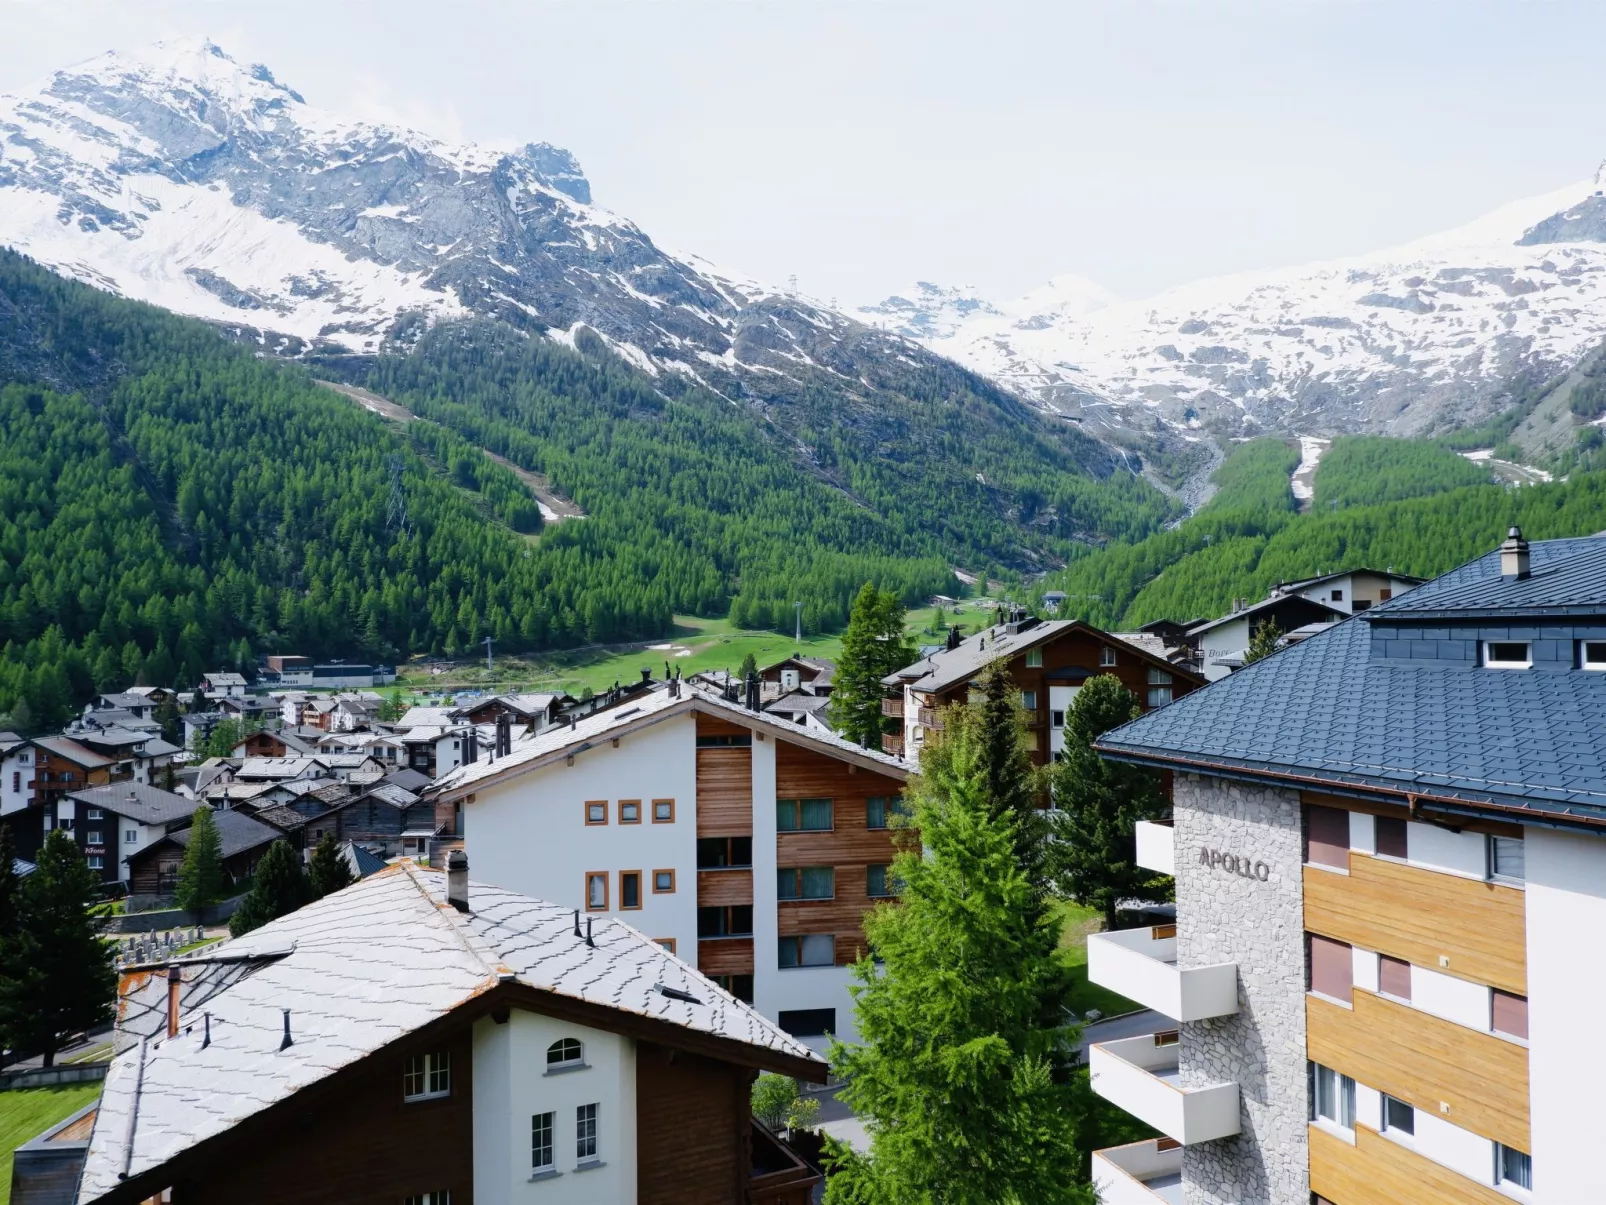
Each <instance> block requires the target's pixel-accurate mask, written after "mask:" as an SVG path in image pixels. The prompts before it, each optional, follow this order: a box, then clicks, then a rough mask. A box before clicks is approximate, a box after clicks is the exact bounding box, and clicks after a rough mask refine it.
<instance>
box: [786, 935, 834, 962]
mask: <svg viewBox="0 0 1606 1205" xmlns="http://www.w3.org/2000/svg"><path fill="white" fill-rule="evenodd" d="M835 964H836V938H835V937H834V936H832V935H831V934H829V933H810V934H804V935H802V936H797V937H783V938H781V941H780V965H781V967H782V968H783V969H784V968H788V967H828V966H834V965H835Z"/></svg>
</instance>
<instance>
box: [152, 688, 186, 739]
mask: <svg viewBox="0 0 1606 1205" xmlns="http://www.w3.org/2000/svg"><path fill="white" fill-rule="evenodd" d="M154 718H155V720H156V722H157V723H158V724H160V725H161V726H162V739H163V740H164V741H166V742H167V743H168V744H170V745H182V744H183V743H184V717H183V716H181V715H180V714H179V711H178V703H177V701H176V700H175V699H173V698H171V697H169V698H167V699H164V700H163V701H162V702H161V703H160V704H159V705H158V706H157V708H156V715H155V717H154Z"/></svg>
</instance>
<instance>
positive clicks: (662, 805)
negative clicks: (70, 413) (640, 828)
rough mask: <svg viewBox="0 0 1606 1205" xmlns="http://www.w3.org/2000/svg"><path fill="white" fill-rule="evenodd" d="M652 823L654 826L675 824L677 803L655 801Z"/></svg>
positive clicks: (672, 801) (668, 800)
mask: <svg viewBox="0 0 1606 1205" xmlns="http://www.w3.org/2000/svg"><path fill="white" fill-rule="evenodd" d="M652 822H653V823H654V824H673V823H674V822H675V801H674V800H673V799H654V800H653V801H652Z"/></svg>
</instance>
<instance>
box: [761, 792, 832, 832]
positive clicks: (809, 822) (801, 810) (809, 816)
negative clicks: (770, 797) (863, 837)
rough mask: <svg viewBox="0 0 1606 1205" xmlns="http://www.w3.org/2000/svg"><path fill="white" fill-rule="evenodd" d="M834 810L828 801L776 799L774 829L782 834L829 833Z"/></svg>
mask: <svg viewBox="0 0 1606 1205" xmlns="http://www.w3.org/2000/svg"><path fill="white" fill-rule="evenodd" d="M833 819H834V808H833V805H832V802H831V800H829V799H778V800H776V801H775V827H776V829H777V830H779V831H780V832H783V833H810V832H829V831H830V830H831V828H832V823H833Z"/></svg>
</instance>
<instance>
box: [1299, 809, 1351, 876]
mask: <svg viewBox="0 0 1606 1205" xmlns="http://www.w3.org/2000/svg"><path fill="white" fill-rule="evenodd" d="M1305 861H1307V862H1316V863H1319V864H1320V865H1322V866H1336V867H1338V868H1339V869H1340V870H1348V869H1349V813H1348V812H1345V811H1342V810H1340V809H1338V808H1320V807H1308V808H1306V809H1305Z"/></svg>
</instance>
